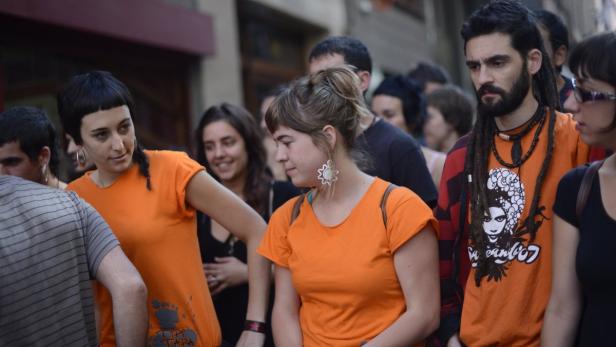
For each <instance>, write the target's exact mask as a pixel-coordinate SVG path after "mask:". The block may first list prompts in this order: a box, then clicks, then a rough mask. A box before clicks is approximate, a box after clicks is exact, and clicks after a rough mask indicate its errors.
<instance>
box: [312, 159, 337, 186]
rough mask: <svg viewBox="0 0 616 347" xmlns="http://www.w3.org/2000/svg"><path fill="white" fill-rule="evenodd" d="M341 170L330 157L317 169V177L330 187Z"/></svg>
mask: <svg viewBox="0 0 616 347" xmlns="http://www.w3.org/2000/svg"><path fill="white" fill-rule="evenodd" d="M339 173H340V171H339V170H336V166H335V165H334V161H333V160H331V159H328V160H327V162H325V164H323V166H322V167H321V168H320V169H318V170H317V179H318V180H319V181H321V184H322V185H327V186H329V187H331V186H332V184H334V182H336V181H337V180H338V174H339Z"/></svg>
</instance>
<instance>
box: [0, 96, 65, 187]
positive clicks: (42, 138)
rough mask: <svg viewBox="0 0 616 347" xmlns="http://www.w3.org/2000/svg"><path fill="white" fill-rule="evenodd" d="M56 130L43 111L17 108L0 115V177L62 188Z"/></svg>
mask: <svg viewBox="0 0 616 347" xmlns="http://www.w3.org/2000/svg"><path fill="white" fill-rule="evenodd" d="M59 153H60V152H59V147H58V139H57V138H56V130H55V129H54V126H53V124H52V123H51V121H50V120H49V117H47V114H46V113H45V111H43V110H41V109H38V108H35V107H24V106H18V107H13V108H10V109H8V110H6V111H4V112H2V113H0V174H4V175H12V176H18V177H21V178H23V179H27V180H30V181H33V182H36V183H40V184H44V185H47V186H49V187H53V188H60V189H64V188H65V187H66V183H64V182H62V181H60V179H59V178H58V168H59V165H60V160H59V158H58V154H59Z"/></svg>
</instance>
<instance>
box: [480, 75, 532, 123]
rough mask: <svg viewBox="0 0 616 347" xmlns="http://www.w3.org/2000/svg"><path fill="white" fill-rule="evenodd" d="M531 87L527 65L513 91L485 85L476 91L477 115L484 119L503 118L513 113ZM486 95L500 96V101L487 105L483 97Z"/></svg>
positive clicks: (514, 84) (512, 88)
mask: <svg viewBox="0 0 616 347" xmlns="http://www.w3.org/2000/svg"><path fill="white" fill-rule="evenodd" d="M529 87H530V74H529V73H528V70H526V64H524V66H523V67H522V71H520V77H518V79H517V80H516V81H515V82H514V83H513V86H512V87H511V90H510V91H509V92H506V91H505V90H503V89H501V88H498V87H496V86H494V85H492V84H485V85H483V86H481V88H479V89H478V90H476V91H475V94H476V95H477V113H478V115H479V116H482V117H491V118H496V117H501V116H504V115H507V114H509V113H511V112H513V111H514V110H515V109H517V108H518V107H519V106H520V105H521V104H522V101H524V98H525V97H526V94H527V93H528V88H529ZM486 93H493V94H498V95H500V98H501V99H500V100H499V101H496V102H492V103H485V102H483V100H482V99H481V97H482V96H483V95H484V94H486Z"/></svg>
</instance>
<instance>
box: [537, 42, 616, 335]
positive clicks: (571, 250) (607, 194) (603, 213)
mask: <svg viewBox="0 0 616 347" xmlns="http://www.w3.org/2000/svg"><path fill="white" fill-rule="evenodd" d="M569 61H570V64H569V66H570V68H571V71H573V73H574V74H575V80H574V84H573V85H574V92H573V93H572V95H570V96H569V97H568V98H567V100H566V102H565V108H566V109H568V110H571V112H572V114H573V119H575V120H576V121H577V126H576V128H577V130H578V131H579V132H580V137H581V138H582V140H583V141H584V142H586V143H587V144H589V145H591V146H601V147H604V148H606V149H608V150H611V151H612V153H613V152H614V151H615V150H616V33H615V32H606V33H601V34H597V35H595V36H591V37H590V38H587V39H586V40H584V41H582V42H581V43H580V44H579V45H577V46H576V47H575V48H574V49H573V51H572V52H571V57H570V58H569ZM615 191H616V156H615V155H614V154H612V155H610V156H609V157H607V158H606V159H605V160H603V161H597V162H594V163H592V164H590V165H585V166H580V167H578V168H575V169H573V170H571V171H569V172H568V173H567V174H566V175H565V176H564V177H563V178H562V180H561V181H560V184H559V186H558V191H557V194H556V203H555V204H554V213H555V216H554V219H555V220H554V254H553V262H554V266H553V269H554V270H553V271H554V273H553V280H552V293H551V297H550V303H549V305H548V308H547V311H546V317H545V323H544V327H543V333H542V339H541V342H542V343H541V345H542V346H559V347H560V346H615V345H616V336H615V335H614V326H616V318H615V317H614V314H613V312H614V310H616V297H615V296H614V293H616V262H614V260H613V259H612V258H611V257H612V256H613V255H614V254H616V195H614V192H615Z"/></svg>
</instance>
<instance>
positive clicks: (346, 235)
mask: <svg viewBox="0 0 616 347" xmlns="http://www.w3.org/2000/svg"><path fill="white" fill-rule="evenodd" d="M368 114H369V111H368V110H367V109H366V107H365V104H364V101H363V96H362V93H361V91H360V89H359V79H358V77H357V75H355V73H354V72H353V71H352V70H351V69H350V68H347V67H337V68H331V69H326V70H323V71H321V72H318V73H316V74H314V75H311V76H308V77H304V78H301V79H299V80H297V81H295V82H294V83H293V84H292V85H291V87H290V88H289V89H287V90H286V91H284V92H283V93H281V94H280V95H279V96H278V97H277V98H276V100H275V101H274V103H273V104H272V105H271V106H270V108H269V109H268V112H267V114H266V116H265V117H266V122H267V127H268V129H269V131H270V132H271V133H272V135H273V138H274V139H275V141H276V142H277V145H278V149H277V153H276V159H277V160H278V161H280V162H281V163H283V164H284V167H285V170H286V173H287V175H288V176H289V177H290V178H291V180H292V181H293V183H294V184H295V185H296V186H299V187H304V188H310V191H309V192H308V193H307V194H306V195H304V198H295V199H292V200H290V201H288V202H287V203H286V204H285V205H283V206H281V207H280V208H279V209H278V210H277V211H276V212H275V213H274V214H273V216H272V217H271V219H270V224H269V226H268V230H267V232H266V235H265V237H264V239H263V241H262V243H261V246H260V247H259V249H258V252H259V253H261V254H262V255H264V256H265V257H267V258H269V259H271V260H272V261H273V262H274V263H275V264H276V276H275V277H276V279H275V283H276V295H275V300H274V311H273V316H272V322H273V329H274V339H275V342H276V345H279V346H302V345H303V346H308V347H310V346H359V345H360V344H362V345H365V346H410V345H418V344H421V343H422V341H423V339H424V338H425V337H426V336H428V335H429V334H430V333H431V332H432V331H433V330H434V329H436V327H437V326H438V316H439V294H438V293H439V284H438V256H437V246H436V233H435V230H436V225H435V219H434V218H433V216H432V211H431V210H430V209H429V208H428V206H427V205H425V204H424V203H423V202H422V201H421V199H420V198H419V197H418V196H417V195H416V194H414V193H413V192H411V191H410V190H408V189H407V188H395V189H393V190H391V194H389V196H388V197H387V198H386V199H384V206H382V207H381V202H382V201H383V197H384V195H385V192H386V191H388V187H389V183H388V182H385V181H383V180H381V179H379V178H375V177H372V176H369V175H367V174H365V173H364V172H362V171H361V170H360V168H359V167H358V165H357V164H356V162H355V160H354V159H353V158H354V156H355V155H354V153H353V152H354V144H355V142H356V138H357V134H358V133H359V129H360V127H365V126H367V125H368V124H364V123H365V121H364V117H365V116H366V115H368ZM368 119H369V118H368ZM294 210H296V212H297V213H294Z"/></svg>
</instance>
